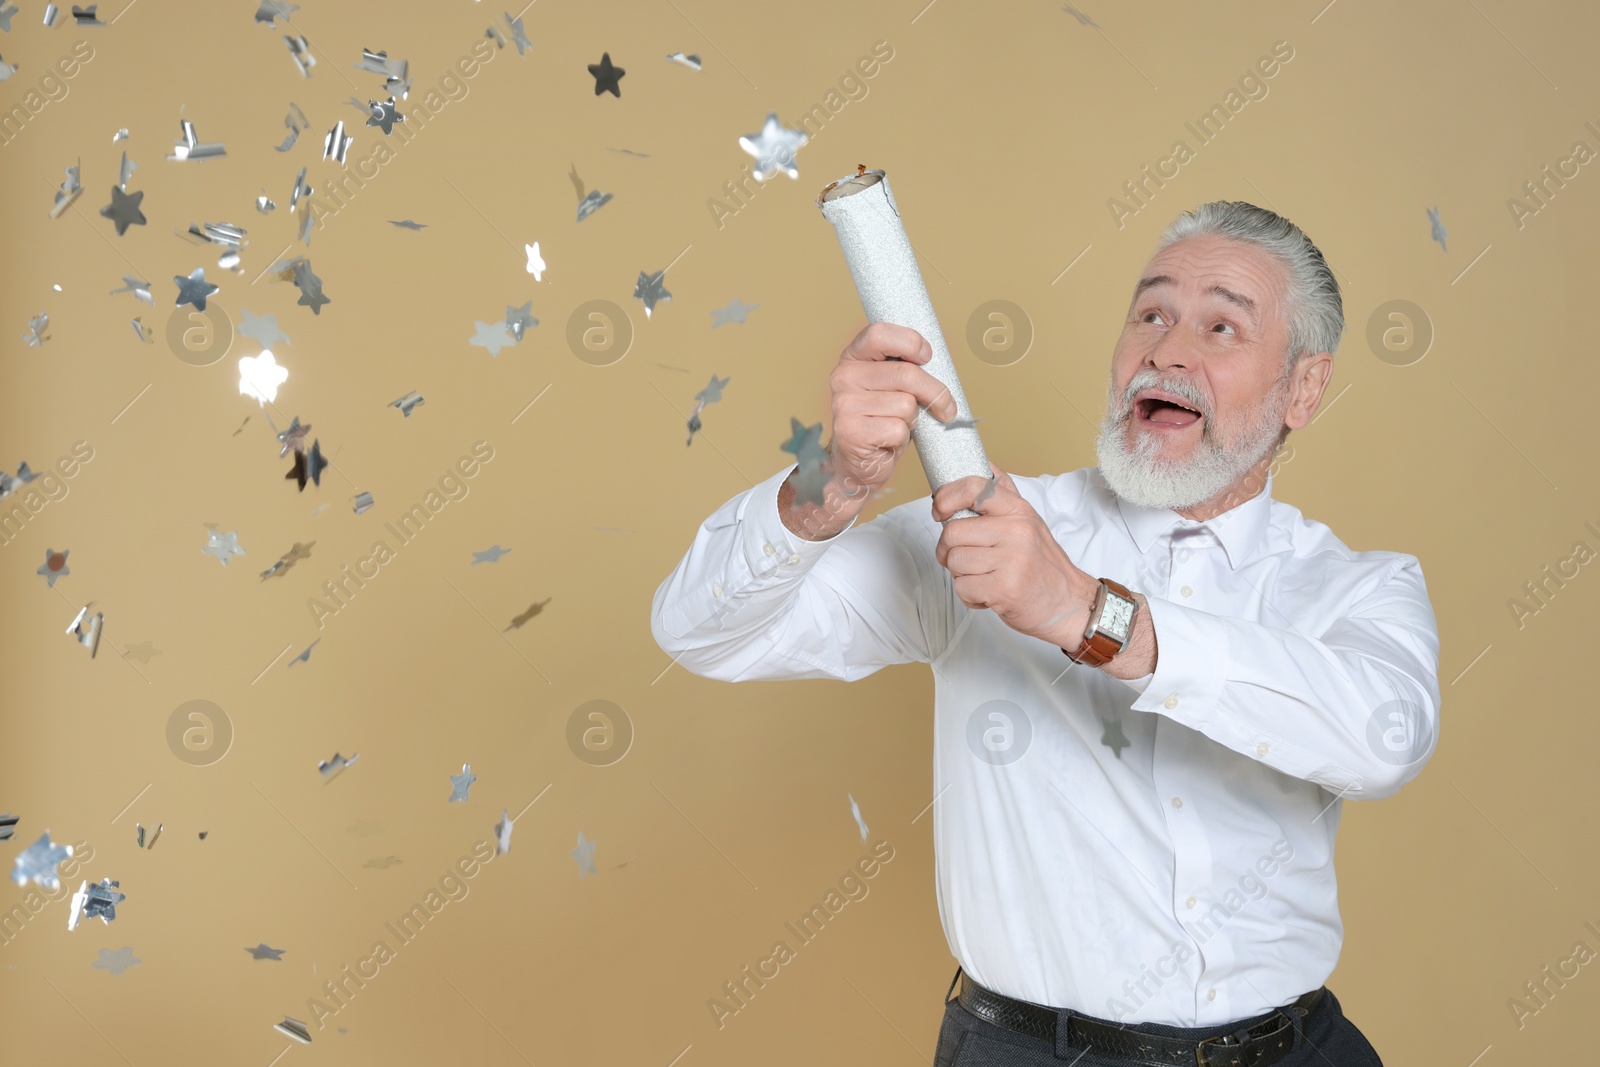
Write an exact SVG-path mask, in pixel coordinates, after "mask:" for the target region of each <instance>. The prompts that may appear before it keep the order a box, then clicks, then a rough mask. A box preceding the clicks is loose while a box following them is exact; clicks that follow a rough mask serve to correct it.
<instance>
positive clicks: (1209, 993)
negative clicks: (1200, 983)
mask: <svg viewBox="0 0 1600 1067" xmlns="http://www.w3.org/2000/svg"><path fill="white" fill-rule="evenodd" d="M1206 999H1207V1000H1216V999H1217V991H1216V990H1215V989H1208V990H1206Z"/></svg>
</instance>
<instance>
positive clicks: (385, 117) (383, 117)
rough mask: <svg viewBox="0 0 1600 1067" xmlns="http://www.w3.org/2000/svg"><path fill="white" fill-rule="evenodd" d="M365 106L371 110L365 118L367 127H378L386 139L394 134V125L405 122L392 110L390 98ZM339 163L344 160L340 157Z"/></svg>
mask: <svg viewBox="0 0 1600 1067" xmlns="http://www.w3.org/2000/svg"><path fill="white" fill-rule="evenodd" d="M367 106H368V107H369V108H371V109H372V114H371V115H369V116H367V125H368V126H376V127H378V128H379V129H381V130H382V131H383V133H384V136H386V137H387V136H389V135H390V134H392V133H393V132H394V124H395V123H397V122H404V121H405V120H406V117H405V116H404V115H402V114H400V112H398V111H396V110H395V109H394V97H392V96H391V97H390V98H389V99H387V100H385V101H383V102H381V103H380V102H378V101H377V100H368V101H367ZM339 162H341V163H343V162H344V159H343V158H342V157H341V158H340V160H339Z"/></svg>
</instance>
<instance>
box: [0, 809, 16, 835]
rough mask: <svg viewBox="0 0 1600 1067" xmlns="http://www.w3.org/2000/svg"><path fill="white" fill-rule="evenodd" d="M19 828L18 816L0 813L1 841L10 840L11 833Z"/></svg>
mask: <svg viewBox="0 0 1600 1067" xmlns="http://www.w3.org/2000/svg"><path fill="white" fill-rule="evenodd" d="M16 830H17V816H15V815H10V814H5V815H0V841H10V840H11V835H12V834H14V833H16Z"/></svg>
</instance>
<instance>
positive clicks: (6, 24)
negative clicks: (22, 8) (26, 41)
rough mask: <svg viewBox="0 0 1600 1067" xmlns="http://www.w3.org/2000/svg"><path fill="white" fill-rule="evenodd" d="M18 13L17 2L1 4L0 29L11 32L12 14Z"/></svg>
mask: <svg viewBox="0 0 1600 1067" xmlns="http://www.w3.org/2000/svg"><path fill="white" fill-rule="evenodd" d="M16 13H17V6H16V5H15V4H0V30H4V31H6V32H7V33H10V32H11V16H12V15H15V14H16Z"/></svg>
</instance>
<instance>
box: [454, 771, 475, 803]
mask: <svg viewBox="0 0 1600 1067" xmlns="http://www.w3.org/2000/svg"><path fill="white" fill-rule="evenodd" d="M477 780H478V776H477V775H476V774H473V773H472V764H470V763H463V764H462V765H461V773H460V774H452V775H451V776H450V803H452V804H454V803H455V802H456V801H458V800H463V801H464V800H466V799H467V790H469V789H471V788H472V783H473V782H476V781H477Z"/></svg>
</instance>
